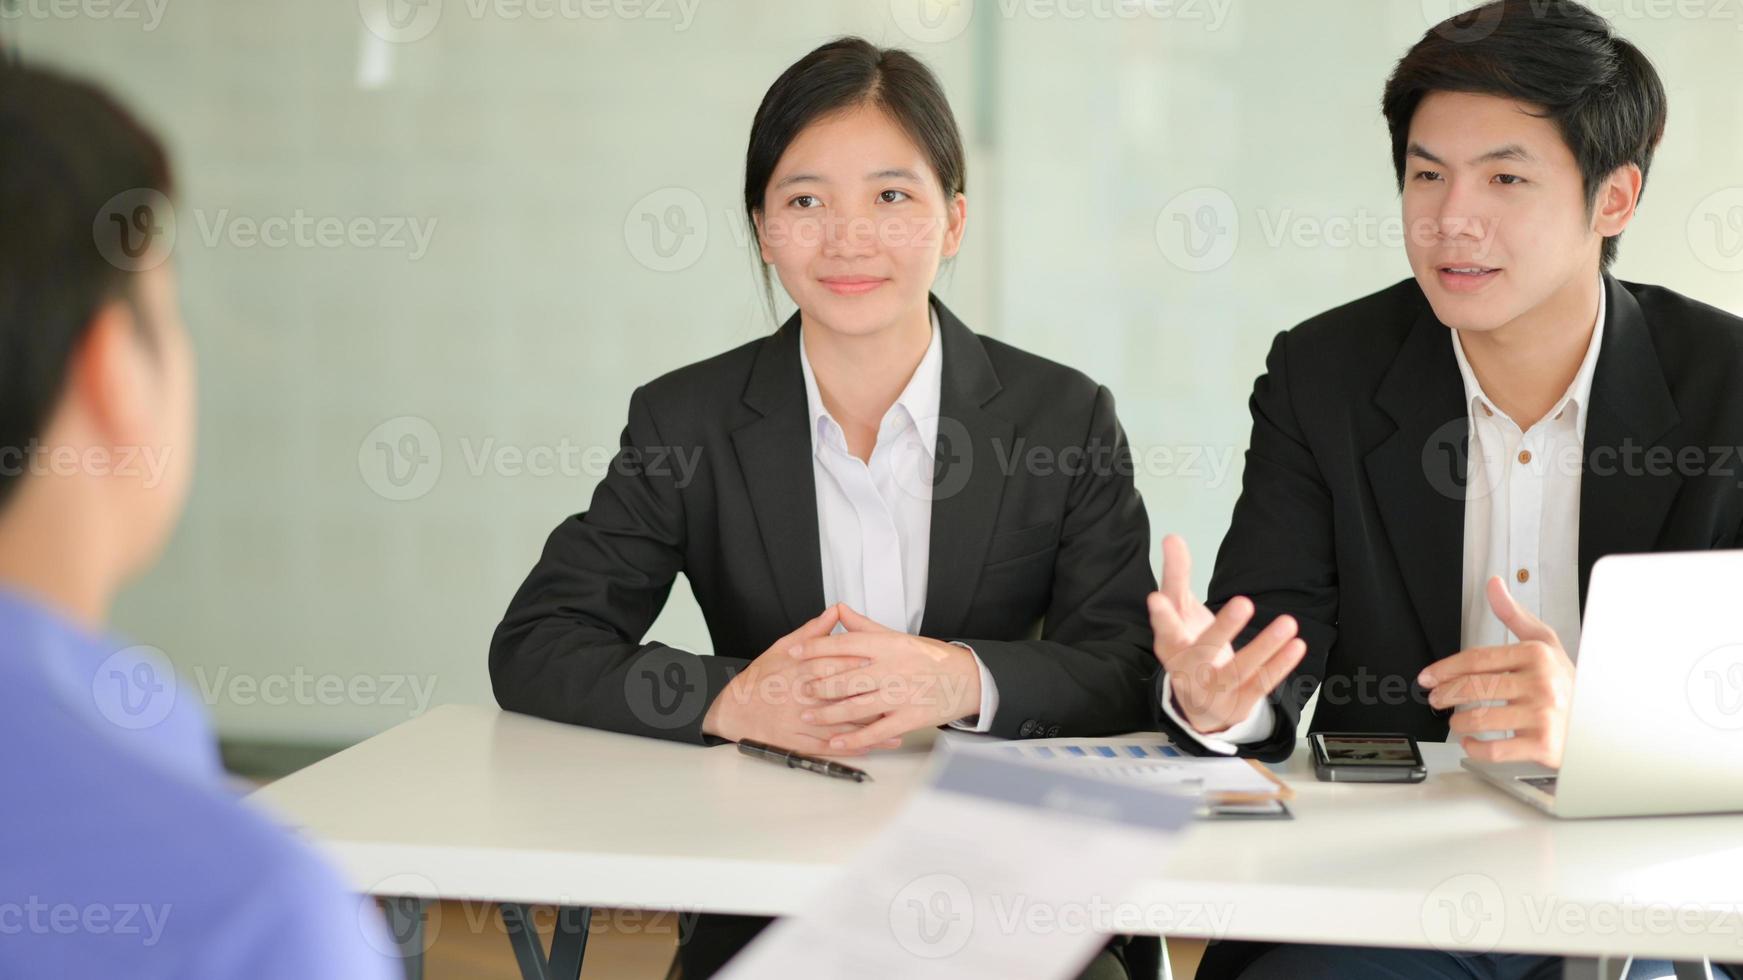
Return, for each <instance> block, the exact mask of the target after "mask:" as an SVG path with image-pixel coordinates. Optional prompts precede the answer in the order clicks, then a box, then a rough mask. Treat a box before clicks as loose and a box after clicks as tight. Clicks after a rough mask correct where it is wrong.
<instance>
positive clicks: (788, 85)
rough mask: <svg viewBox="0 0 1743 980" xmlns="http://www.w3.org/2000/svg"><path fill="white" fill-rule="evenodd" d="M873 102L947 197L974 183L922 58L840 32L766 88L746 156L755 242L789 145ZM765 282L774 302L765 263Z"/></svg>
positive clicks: (946, 106)
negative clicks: (819, 124)
mask: <svg viewBox="0 0 1743 980" xmlns="http://www.w3.org/2000/svg"><path fill="white" fill-rule="evenodd" d="M867 104H870V105H875V106H877V107H878V108H879V109H881V110H883V111H884V112H885V113H887V114H888V115H889V117H890V118H891V119H892V120H894V121H895V123H896V125H897V126H900V127H901V128H902V130H903V132H905V133H907V134H908V137H909V138H910V139H912V140H913V141H914V142H915V143H916V144H918V145H919V147H920V152H921V153H923V154H924V155H925V156H926V162H927V164H928V165H929V166H931V168H932V172H933V173H935V174H937V175H938V182H939V184H941V185H942V186H943V188H944V193H945V195H946V196H947V197H950V198H954V197H955V196H956V195H958V194H961V193H963V192H964V191H965V190H966V189H967V186H968V164H967V162H966V158H965V157H964V155H963V152H962V133H961V131H960V130H958V128H957V126H956V115H955V114H954V113H952V112H951V111H950V100H949V99H947V98H945V96H944V86H942V85H940V84H939V83H938V77H937V76H936V75H933V74H932V70H931V69H929V68H927V67H926V65H925V64H924V63H923V62H921V61H920V59H918V58H916V57H914V56H913V55H912V54H909V53H908V52H906V51H903V50H901V49H899V48H880V47H878V46H877V45H875V44H873V43H871V42H870V41H867V40H866V39H864V38H861V37H842V38H837V39H835V40H833V41H830V42H829V43H827V44H824V45H822V46H820V47H818V48H816V49H815V50H813V51H812V52H811V53H810V54H807V55H806V56H805V57H803V58H800V59H799V60H798V61H796V62H794V63H793V64H792V65H790V66H788V68H787V70H786V71H784V72H782V73H781V77H779V78H777V79H775V83H774V84H773V85H771V86H769V90H768V92H767V93H765V94H764V95H763V101H762V104H761V105H759V106H758V107H757V112H756V117H755V118H754V119H753V120H752V121H751V125H750V146H749V148H748V149H747V150H746V151H745V158H744V210H745V216H746V217H747V218H748V219H750V233H751V240H752V241H753V242H759V241H760V239H759V236H758V235H757V228H756V218H757V216H758V215H760V214H761V213H762V210H763V194H764V193H765V192H766V191H767V190H768V186H769V178H770V177H772V176H774V172H775V167H776V166H778V165H779V164H780V162H781V155H782V154H784V153H786V152H787V147H788V146H789V145H791V144H792V142H793V140H795V139H797V138H798V136H799V134H800V133H802V132H804V130H805V127H807V126H809V125H811V124H812V123H813V122H816V121H817V120H819V119H822V118H824V117H826V116H830V115H833V114H835V113H837V112H841V111H844V110H847V109H852V108H855V107H857V106H861V105H867ZM762 272H763V289H764V291H765V292H766V293H768V295H769V305H770V307H771V308H773V306H774V287H773V285H772V284H771V283H770V281H769V270H768V267H767V266H764V267H763V270H762Z"/></svg>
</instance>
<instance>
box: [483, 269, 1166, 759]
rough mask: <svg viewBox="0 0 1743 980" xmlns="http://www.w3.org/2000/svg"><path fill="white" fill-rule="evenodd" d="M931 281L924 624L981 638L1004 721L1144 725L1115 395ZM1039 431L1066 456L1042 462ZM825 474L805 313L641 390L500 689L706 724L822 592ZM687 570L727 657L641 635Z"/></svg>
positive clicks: (494, 659) (497, 672)
mask: <svg viewBox="0 0 1743 980" xmlns="http://www.w3.org/2000/svg"><path fill="white" fill-rule="evenodd" d="M933 303H934V305H935V307H936V310H937V312H938V318H939V325H940V330H941V342H942V344H943V357H944V367H943V381H942V391H941V399H940V413H939V414H940V419H939V426H938V445H937V454H938V465H937V468H936V477H935V479H936V486H935V491H934V499H933V504H932V530H931V544H930V559H929V565H928V579H927V581H928V585H927V594H926V612H925V616H924V621H923V623H922V625H921V629H920V632H921V633H922V634H924V635H926V636H930V637H935V638H938V639H946V640H960V641H962V642H965V643H967V644H968V645H970V646H971V647H973V648H974V650H975V652H976V653H977V654H979V655H980V658H981V661H982V662H983V663H985V664H986V667H987V670H988V671H989V672H990V673H991V674H992V677H993V680H994V682H995V683H996V684H997V685H998V691H999V707H998V712H997V714H996V715H995V717H994V719H993V726H992V731H993V732H994V733H996V734H998V735H1001V736H1005V737H1010V738H1021V737H1042V736H1049V735H1063V734H1086V735H1087V734H1112V733H1119V732H1128V731H1134V730H1139V729H1144V728H1147V727H1149V725H1150V716H1151V705H1150V700H1151V699H1150V696H1149V694H1148V690H1149V685H1148V684H1147V683H1146V678H1147V677H1148V676H1149V675H1150V673H1151V672H1152V671H1153V670H1154V665H1155V659H1154V657H1153V655H1152V654H1151V652H1150V630H1149V624H1148V619H1147V615H1146V612H1145V605H1144V602H1145V596H1146V595H1147V594H1148V593H1149V592H1151V591H1153V590H1154V589H1155V587H1156V583H1155V578H1154V575H1153V573H1152V572H1151V568H1150V563H1149V558H1148V555H1149V546H1150V542H1149V526H1148V523H1147V521H1146V519H1145V515H1144V507H1143V503H1142V501H1141V500H1140V499H1139V497H1138V493H1137V491H1136V489H1135V488H1134V486H1133V483H1132V466H1131V452H1130V447H1129V446H1127V444H1126V441H1125V435H1124V433H1123V432H1122V431H1121V429H1120V425H1119V422H1118V420H1117V419H1116V418H1115V416H1114V400H1113V396H1112V395H1111V394H1109V392H1108V390H1107V389H1106V388H1104V387H1100V386H1098V385H1097V384H1095V383H1094V382H1093V381H1091V380H1090V379H1088V378H1087V377H1085V376H1084V375H1082V374H1080V373H1078V372H1077V371H1074V370H1071V369H1069V368H1066V367H1062V366H1060V365H1058V364H1055V363H1052V362H1050V361H1047V360H1044V359H1042V358H1039V357H1035V356H1033V355H1030V354H1025V353H1023V352H1022V351H1020V350H1017V349H1015V348H1013V347H1010V346H1008V345H1006V344H1002V343H999V342H998V341H996V340H991V339H987V338H982V337H977V336H976V335H975V334H973V333H972V332H970V331H969V329H968V328H967V327H965V326H963V325H962V323H961V322H960V321H959V320H957V318H956V317H955V316H954V315H952V314H951V313H950V311H949V310H947V309H945V308H944V306H943V305H942V304H941V303H938V302H937V300H936V299H934V300H933ZM1067 449H1071V450H1074V453H1066V454H1064V456H1061V455H1060V453H1061V451H1062V450H1067ZM1085 449H1087V450H1089V452H1088V453H1084V452H1082V450H1085ZM1036 450H1042V451H1044V453H1045V454H1049V455H1050V457H1051V459H1052V460H1057V461H1059V463H1060V465H1052V464H1051V463H1046V464H1045V465H1031V464H1032V462H1033V461H1034V460H1035V459H1037V458H1041V457H1036V456H1032V455H1031V454H1032V453H1034V452H1035V451H1036ZM675 453H676V454H682V459H683V460H685V461H691V460H693V461H694V469H693V472H692V471H691V467H690V466H689V465H679V464H678V460H679V456H677V455H674V454H675ZM1083 459H1087V460H1088V463H1089V465H1083V463H1082V461H1083ZM1074 460H1075V461H1076V463H1077V465H1072V464H1073V462H1074ZM813 479H814V477H813V472H812V449H811V432H810V423H809V420H808V418H807V412H806V400H805V384H804V376H803V374H802V371H801V368H800V365H799V321H798V317H797V316H795V317H794V318H793V319H791V320H789V321H787V323H786V325H785V326H783V327H781V329H780V330H779V331H778V332H776V333H774V334H773V335H770V336H767V337H764V338H761V339H758V340H755V341H752V342H751V343H748V344H745V345H744V346H742V347H739V348H737V349H736V350H732V351H729V352H727V353H725V354H721V355H719V356H717V357H714V358H711V359H709V360H706V361H702V362H700V363H697V364H692V365H690V366H688V367H685V368H681V369H679V370H677V371H674V372H672V373H671V374H668V375H666V376H664V377H662V378H659V379H658V380H656V381H653V382H650V383H649V384H647V385H644V386H642V387H641V388H639V389H637V390H636V391H635V393H634V394H633V395H631V396H630V403H629V424H628V426H627V428H625V430H624V433H623V439H622V450H621V452H620V453H619V455H618V457H617V459H616V461H615V463H614V465H613V467H612V469H611V472H610V473H609V474H608V475H607V476H606V477H605V478H604V479H603V480H602V481H601V482H600V484H599V485H598V487H597V488H596V489H595V490H594V493H593V503H592V507H591V508H590V509H589V510H587V511H586V512H584V513H581V514H577V515H575V516H573V517H571V518H569V519H568V520H566V521H564V522H563V523H562V524H561V525H559V526H558V527H557V529H556V530H555V531H553V532H552V533H551V536H550V538H549V540H548V541H547V542H546V544H545V550H544V554H543V555H542V556H541V557H540V558H539V561H538V564H537V565H535V566H534V567H533V570H532V572H531V574H529V575H528V576H527V578H526V582H525V583H524V584H523V585H522V586H521V587H520V591H519V592H518V593H516V595H515V596H514V599H513V601H512V602H511V603H510V604H509V607H508V612H507V613H506V614H505V615H504V617H503V620H502V623H501V625H499V626H498V627H497V629H496V635H495V637H494V638H493V639H492V641H491V644H490V678H491V683H492V685H493V687H494V689H495V692H496V699H497V701H498V702H499V703H500V704H501V705H502V706H503V707H504V708H507V709H509V710H511V711H521V712H526V713H529V714H534V715H539V716H542V717H545V718H552V719H556V720H559V721H566V722H572V723H575V724H580V725H589V726H592V727H595V728H604V729H609V730H612V731H620V732H632V733H636V734H641V735H653V736H659V737H663V738H671V739H678V740H682V741H688V742H695V743H703V742H704V741H705V739H704V737H703V735H702V717H703V715H704V713H705V712H706V710H707V707H708V705H709V704H710V703H711V702H712V701H713V699H714V696H715V695H716V694H718V693H719V692H720V691H721V689H722V688H724V687H725V686H726V683H727V681H728V680H730V679H731V677H732V676H733V675H734V674H735V673H737V672H738V671H739V670H740V669H742V668H743V667H744V666H745V664H746V663H748V662H749V661H750V659H752V658H754V657H756V656H757V655H759V654H761V653H762V652H763V651H764V650H766V649H767V648H768V647H769V646H770V645H771V644H773V643H774V641H776V640H777V639H779V638H780V637H782V636H784V635H785V634H787V633H789V632H791V631H792V630H793V629H795V628H797V627H798V626H799V624H801V623H802V622H804V621H806V620H808V619H811V618H812V617H814V616H816V615H817V614H818V613H820V612H822V611H823V584H822V558H821V551H820V547H819V541H818V526H817V501H816V487H815V484H814V482H813ZM680 572H682V573H684V576H685V577H686V578H687V579H688V580H689V582H690V588H691V590H692V591H693V592H694V593H695V596H696V600H697V603H698V604H699V605H700V606H701V608H702V613H703V615H704V617H705V618H706V619H707V623H708V632H709V636H710V638H711V639H712V641H713V647H714V651H713V652H714V655H713V656H698V655H696V654H693V653H689V652H686V651H681V650H676V649H673V648H671V647H668V646H665V645H663V644H660V643H655V642H648V641H646V640H645V639H644V636H645V634H646V633H647V630H648V627H649V626H650V625H651V624H652V623H653V621H654V618H655V617H656V616H657V615H658V614H659V612H660V609H661V607H662V606H663V605H664V604H665V601H666V596H667V595H668V594H669V592H670V590H671V588H672V583H673V580H674V579H675V578H676V577H677V575H678V573H680Z"/></svg>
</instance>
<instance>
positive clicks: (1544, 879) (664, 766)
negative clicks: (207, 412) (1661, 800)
mask: <svg viewBox="0 0 1743 980" xmlns="http://www.w3.org/2000/svg"><path fill="white" fill-rule="evenodd" d="M931 742H932V734H931V733H929V732H928V733H917V734H915V735H912V736H910V737H909V739H908V743H907V744H906V745H905V746H904V747H903V748H902V749H900V750H897V751H894V752H887V753H882V754H878V755H874V756H871V757H869V758H867V759H865V760H863V761H861V762H859V763H856V764H858V765H861V766H862V767H863V768H865V769H867V770H868V771H870V772H871V773H872V775H873V777H874V781H873V782H870V783H865V784H856V783H849V782H845V781H840V780H831V779H824V778H821V777H816V776H812V775H809V774H806V773H801V772H794V771H789V770H786V769H782V768H779V767H776V766H771V765H769V764H768V763H765V762H758V761H756V760H752V759H749V758H746V757H743V756H741V755H739V753H738V752H737V750H736V749H735V748H733V747H732V746H729V745H727V746H719V747H715V748H708V749H702V748H697V747H695V746H689V745H680V744H676V743H671V742H665V741H661V740H657V739H647V738H640V737H635V736H628V735H617V734H612V733H609V732H600V731H594V730H591V729H586V728H579V727H574V726H569V725H561V724H556V723H552V722H547V721H542V720H539V719H535V718H531V717H527V716H524V715H516V714H510V713H506V712H501V711H498V710H496V709H494V708H484V707H474V706H460V705H450V706H444V707H440V708H436V709H434V710H432V711H431V712H429V713H428V714H426V715H424V716H422V717H420V718H417V719H415V720H413V721H409V722H407V723H405V724H403V725H400V726H398V727H397V728H394V729H393V730H391V731H388V732H385V733H383V734H381V735H379V736H377V737H375V738H372V739H369V740H368V741H366V742H363V743H362V744H359V745H357V746H354V747H352V748H350V749H347V750H346V751H344V752H341V753H339V754H338V755H335V756H333V757H331V758H328V759H326V760H323V761H322V762H320V763H317V764H316V765H314V766H311V767H309V768H307V769H304V770H302V771H301V772H298V773H295V774H293V775H291V776H288V777H286V778H284V779H282V780H279V781H278V782H275V783H273V784H271V785H270V786H268V787H266V788H265V789H262V790H261V791H259V792H257V793H255V794H254V795H253V797H251V799H253V800H256V801H258V802H260V803H262V804H265V805H266V806H267V807H268V808H270V809H271V810H274V811H276V812H277V813H278V814H279V815H280V816H281V818H282V819H284V820H286V821H287V822H289V823H290V824H292V825H293V826H295V827H297V828H299V829H301V830H302V831H303V832H305V833H306V834H307V835H308V836H310V837H311V838H312V839H313V840H314V841H315V842H316V843H317V844H318V845H320V846H321V847H323V848H324V849H325V850H326V851H327V852H328V853H329V854H330V855H331V856H332V857H333V858H334V859H335V860H336V861H337V862H338V863H339V865H340V867H341V868H342V869H343V870H344V871H345V872H346V873H347V874H348V875H349V877H350V880H351V881H352V882H353V884H354V885H355V886H356V887H357V888H358V889H359V890H361V891H363V892H366V893H369V894H374V895H379V896H384V897H393V896H402V897H406V898H409V899H412V900H414V901H413V903H412V904H409V905H401V906H399V907H398V912H399V914H401V915H402V916H410V917H411V918H410V920H409V921H410V922H411V923H414V924H415V921H416V919H417V915H418V909H419V906H418V905H417V904H416V902H415V900H419V899H437V898H445V899H474V900H487V901H493V902H503V903H508V904H507V909H508V910H509V913H510V915H511V919H510V925H511V936H515V935H517V933H516V932H515V928H514V927H515V926H516V925H517V923H516V922H515V921H514V919H513V918H512V916H513V915H514V914H515V911H516V910H517V909H519V910H522V911H524V904H525V903H531V904H541V905H542V904H550V905H557V906H561V907H568V908H571V909H578V908H579V909H584V908H588V907H592V906H611V907H630V908H650V909H671V910H677V911H680V912H692V911H705V912H742V913H757V914H766V915H780V914H788V913H793V912H797V911H799V910H801V909H803V908H804V907H805V903H806V899H807V896H809V895H810V894H812V893H813V892H814V891H815V890H817V889H818V888H820V887H822V886H823V885H824V883H826V882H827V881H828V880H829V879H830V877H831V876H832V875H834V874H835V873H836V871H837V870H838V869H839V868H840V867H841V866H842V864H843V863H844V862H845V861H846V860H847V859H848V858H849V856H850V855H852V854H853V853H854V852H855V850H856V849H857V848H858V847H859V846H860V845H861V844H863V843H864V842H865V841H867V840H868V839H869V838H870V837H871V836H872V835H873V834H874V833H876V832H877V830H878V829H879V828H880V827H882V826H883V825H884V823H885V822H886V821H887V820H888V819H889V818H890V817H891V816H892V815H893V814H894V813H895V812H896V810H897V809H899V808H900V807H901V806H902V803H903V801H904V799H905V798H906V797H907V795H908V793H909V791H910V790H911V789H912V787H913V786H914V785H915V783H916V782H917V780H918V779H919V777H920V776H921V774H922V772H923V769H924V766H925V763H926V759H927V756H928V754H929V752H930V745H931ZM1304 751H1305V748H1304V749H1303V751H1302V752H1298V753H1297V755H1296V756H1295V758H1294V759H1292V760H1291V761H1290V762H1289V763H1288V764H1286V765H1282V766H1278V767H1276V768H1277V770H1278V772H1279V773H1281V774H1282V775H1283V776H1284V777H1285V778H1286V779H1287V780H1288V781H1289V782H1290V783H1291V784H1292V785H1293V786H1294V787H1295V790H1296V794H1297V795H1296V799H1295V801H1294V802H1293V803H1292V804H1291V808H1292V809H1293V810H1294V813H1295V819H1294V820H1293V821H1287V822H1285V821H1264V822H1259V821H1254V822H1201V823H1198V824H1195V825H1194V826H1193V827H1192V828H1191V830H1190V832H1189V834H1188V835H1187V837H1186V838H1185V839H1184V841H1183V844H1182V846H1181V847H1180V850H1179V852H1178V856H1177V858H1176V859H1175V860H1174V861H1173V862H1172V863H1171V865H1170V866H1169V867H1167V868H1162V869H1158V873H1157V876H1156V877H1155V878H1154V879H1153V880H1152V881H1150V882H1149V883H1148V884H1147V885H1146V886H1145V887H1144V889H1143V892H1142V896H1141V902H1140V904H1139V910H1140V911H1141V914H1142V916H1143V918H1144V920H1145V921H1146V922H1150V923H1154V924H1155V925H1154V927H1139V928H1134V929H1132V930H1129V931H1132V932H1155V933H1166V934H1167V935H1171V936H1178V937H1197V938H1220V937H1231V938H1241V939H1259V940H1278V941H1308V942H1321V943H1340V944H1359V945H1369V946H1418V947H1426V946H1439V947H1441V948H1461V949H1470V950H1475V951H1486V950H1492V949H1498V950H1505V951H1509V952H1520V953H1551V954H1560V955H1569V956H1579V957H1596V956H1600V955H1606V954H1608V955H1613V954H1624V953H1632V954H1635V955H1641V956H1650V957H1653V958H1660V959H1679V960H1699V959H1701V958H1703V957H1711V958H1712V959H1714V960H1716V961H1719V962H1737V961H1743V816H1739V815H1726V816H1698V817H1666V818H1655V819H1624V820H1598V821H1560V820H1555V819H1553V818H1550V817H1547V816H1545V815H1542V814H1540V813H1538V812H1537V811H1536V810H1533V809H1531V808H1530V807H1528V806H1526V805H1525V804H1523V803H1520V802H1517V801H1514V800H1512V799H1510V798H1508V797H1506V796H1503V795H1501V794H1500V793H1498V792H1495V791H1493V790H1491V789H1489V788H1487V787H1485V786H1484V785H1483V784H1482V783H1480V782H1479V781H1478V780H1477V779H1476V778H1475V777H1473V776H1471V775H1469V774H1467V773H1465V772H1463V771H1462V770H1460V769H1459V767H1458V758H1459V755H1460V752H1459V750H1458V748H1457V747H1456V746H1445V745H1428V746H1424V751H1425V754H1426V755H1427V761H1428V763H1429V771H1430V775H1429V778H1428V780H1427V781H1426V782H1424V783H1422V784H1419V785H1414V786H1409V785H1383V786H1374V785H1368V786H1361V785H1347V784H1343V785H1334V784H1327V783H1320V782H1318V781H1316V780H1315V779H1314V777H1313V772H1312V768H1311V765H1310V764H1309V763H1308V761H1307V759H1306V758H1305V755H1304V754H1303V753H1304ZM393 910H394V906H392V905H391V903H390V911H393ZM573 915H574V913H570V918H568V919H567V920H565V922H566V924H567V926H568V928H567V929H562V928H560V929H559V934H560V937H561V936H562V935H564V934H572V933H574V932H575V931H576V927H577V926H579V933H580V935H581V936H582V937H583V938H582V940H581V941H582V942H584V936H585V931H586V930H585V919H584V918H583V919H579V920H577V919H575V918H574V917H573ZM565 922H560V923H559V925H560V926H562V925H564V924H565ZM405 924H406V923H405V922H400V923H396V927H397V926H403V925H405ZM533 935H535V934H534V933H532V932H531V930H525V929H523V930H521V931H520V933H518V937H519V938H517V944H516V949H517V953H518V954H519V955H521V958H522V959H521V962H522V967H523V970H527V971H528V972H527V975H528V976H538V977H544V976H556V975H566V976H568V977H573V976H574V973H569V972H567V971H566V966H567V962H568V959H569V957H570V952H571V950H570V949H561V950H557V951H554V952H553V955H552V959H559V956H558V954H559V953H560V954H561V957H560V958H561V961H562V962H561V965H560V968H559V969H558V970H555V971H553V969H552V966H551V964H550V963H543V964H541V963H540V962H539V960H540V959H542V958H543V953H542V951H537V947H536V940H533V939H529V938H528V937H531V936H533ZM416 940H418V937H415V936H414V937H411V940H408V942H413V943H414V945H415V942H414V941H416ZM528 942H531V943H532V944H533V945H532V947H531V949H530V950H529V948H528V947H527V943H528ZM570 945H571V946H573V945H574V943H571V944H570ZM532 951H536V952H538V957H529V952H532ZM573 953H574V955H573V958H574V961H575V964H576V967H577V968H578V964H579V956H580V953H579V951H578V950H576V951H573ZM541 970H542V972H541Z"/></svg>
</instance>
